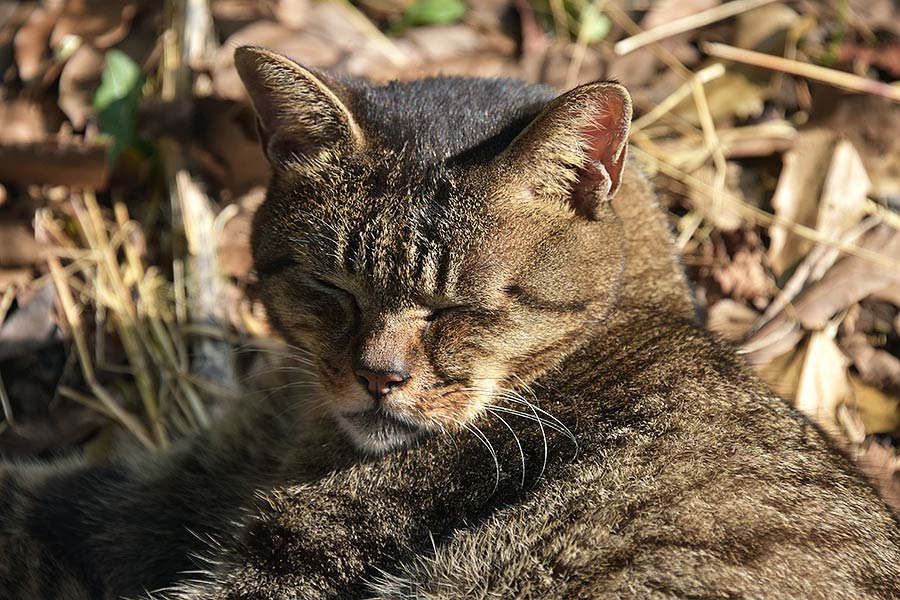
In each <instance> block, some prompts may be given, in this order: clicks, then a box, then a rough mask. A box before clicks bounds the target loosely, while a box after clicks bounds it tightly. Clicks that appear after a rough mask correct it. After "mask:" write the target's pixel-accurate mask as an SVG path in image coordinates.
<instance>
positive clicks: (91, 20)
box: [50, 0, 138, 50]
mask: <svg viewBox="0 0 900 600" xmlns="http://www.w3.org/2000/svg"><path fill="white" fill-rule="evenodd" d="M137 12H138V2H136V1H134V0H66V2H64V3H63V10H62V12H61V13H60V15H59V19H58V20H57V23H56V27H54V28H53V34H52V37H51V39H50V44H51V46H53V47H54V48H56V47H58V46H59V45H60V44H61V43H62V40H63V39H64V38H65V37H66V36H70V35H74V36H78V37H79V38H81V39H82V40H83V41H84V42H85V43H88V44H90V45H92V46H94V47H95V48H99V49H101V50H104V49H106V48H110V47H111V46H113V45H115V44H117V43H119V42H121V41H122V39H124V37H125V36H126V35H127V34H128V31H129V29H130V28H131V21H132V20H133V19H134V17H135V16H136V15H137Z"/></svg>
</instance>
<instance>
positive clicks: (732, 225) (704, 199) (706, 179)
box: [670, 152, 744, 232]
mask: <svg viewBox="0 0 900 600" xmlns="http://www.w3.org/2000/svg"><path fill="white" fill-rule="evenodd" d="M705 154H706V153H705V152H704V155H705ZM670 156H672V157H673V160H674V161H677V160H678V159H677V158H675V156H674V155H672V154H670ZM692 175H693V176H694V177H696V178H697V179H699V180H700V181H702V182H703V183H706V184H707V185H710V186H711V185H713V184H714V182H715V180H716V169H715V167H713V166H712V165H709V164H706V165H703V166H702V167H700V168H699V169H697V170H696V171H694V172H693V173H692ZM740 178H741V167H740V165H738V164H737V163H735V162H730V163H728V171H727V173H726V178H725V192H726V193H727V194H728V195H730V196H733V197H735V198H740V197H741V196H742V194H741V191H740V190H739V189H738V182H739V180H740ZM688 198H689V199H690V201H691V206H693V207H694V208H695V209H696V210H697V211H698V212H699V213H700V214H701V215H703V218H704V219H705V220H706V221H707V222H709V223H711V224H712V225H714V226H715V227H716V229H718V230H720V231H725V232H732V231H737V230H738V229H740V228H741V226H742V225H743V223H744V220H743V218H742V217H741V216H740V215H739V214H738V213H737V212H735V211H734V210H730V209H729V208H728V205H727V204H725V203H720V202H716V201H715V200H714V199H713V198H711V197H710V194H708V193H706V190H704V189H701V188H699V187H697V186H692V187H690V188H689V189H688Z"/></svg>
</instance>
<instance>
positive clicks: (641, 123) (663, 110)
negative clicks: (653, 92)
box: [631, 63, 725, 132]
mask: <svg viewBox="0 0 900 600" xmlns="http://www.w3.org/2000/svg"><path fill="white" fill-rule="evenodd" d="M724 74H725V66H724V65H723V64H722V63H714V64H712V65H710V66H708V67H706V68H704V69H701V70H699V71H697V73H696V74H695V75H694V77H695V78H696V79H697V80H699V81H700V83H701V84H703V85H705V84H707V83H709V82H710V81H712V80H713V79H718V78H719V77H721V76H722V75H724ZM693 81H694V79H691V81H686V82H684V83H683V84H682V85H681V86H679V88H678V89H677V90H675V91H674V92H672V93H671V94H669V96H668V97H667V98H665V99H664V100H663V101H662V102H660V103H659V104H657V105H656V106H654V107H653V109H652V110H650V111H649V112H647V113H644V114H643V115H642V116H641V117H640V118H639V119H635V121H634V122H633V123H632V124H631V131H633V132H637V131H641V130H642V129H646V128H647V127H648V126H650V125H651V124H653V123H655V122H656V121H658V120H659V119H661V118H662V116H663V115H665V114H667V113H669V112H670V111H672V110H673V109H674V108H675V107H676V106H678V105H679V104H681V102H682V100H684V99H685V98H687V97H688V96H690V95H691V93H692V91H693Z"/></svg>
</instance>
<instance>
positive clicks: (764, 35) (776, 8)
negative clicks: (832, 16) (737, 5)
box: [734, 2, 800, 52]
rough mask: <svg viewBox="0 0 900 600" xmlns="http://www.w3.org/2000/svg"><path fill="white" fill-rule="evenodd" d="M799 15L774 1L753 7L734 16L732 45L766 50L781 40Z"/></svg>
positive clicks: (782, 42)
mask: <svg viewBox="0 0 900 600" xmlns="http://www.w3.org/2000/svg"><path fill="white" fill-rule="evenodd" d="M799 18H800V15H798V14H797V12H796V11H795V10H794V9H792V8H790V7H789V6H787V5H785V4H781V3H778V2H775V3H773V4H766V5H765V6H760V7H759V8H754V9H753V10H749V11H747V12H745V13H741V14H739V15H738V16H737V17H735V34H734V45H735V46H737V47H738V48H746V49H748V50H754V49H758V50H763V51H765V50H768V49H769V48H770V47H773V46H776V45H777V42H778V41H780V42H781V44H780V45H781V49H777V48H773V49H777V50H778V51H779V52H781V51H782V49H783V48H784V40H783V37H784V35H783V34H784V32H785V31H786V30H788V29H790V27H791V26H792V25H793V24H794V23H796V22H797V19H799Z"/></svg>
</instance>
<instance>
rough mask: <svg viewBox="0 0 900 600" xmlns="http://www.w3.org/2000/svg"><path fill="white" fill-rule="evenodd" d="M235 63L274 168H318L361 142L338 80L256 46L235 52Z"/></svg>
mask: <svg viewBox="0 0 900 600" xmlns="http://www.w3.org/2000/svg"><path fill="white" fill-rule="evenodd" d="M234 64H235V67H237V72H238V74H239V75H240V77H241V80H242V81H243V82H244V86H245V87H246V88H247V92H248V94H249V95H250V100H251V102H252V103H253V108H254V109H255V110H256V115H257V125H258V128H259V135H260V139H261V141H262V145H263V149H264V150H265V152H266V156H267V157H268V159H269V162H271V163H272V166H273V167H275V168H279V167H287V166H290V165H300V166H302V167H307V168H316V167H321V166H323V165H326V164H329V163H330V162H332V161H334V160H335V159H336V158H338V157H340V156H344V155H346V154H348V153H352V152H354V151H356V150H358V149H359V148H360V147H361V146H362V143H363V136H362V132H361V131H360V128H359V126H358V125H357V124H356V121H355V120H354V119H353V115H352V114H351V113H350V110H349V109H348V108H347V106H346V105H345V104H344V103H343V102H342V101H341V99H340V98H339V97H338V94H339V93H340V85H339V84H338V83H337V82H335V81H331V80H330V79H329V78H328V77H327V76H325V75H322V74H317V73H313V72H312V71H309V70H308V69H305V68H303V67H301V66H300V65H298V64H297V63H295V62H294V61H292V60H290V59H289V58H286V57H284V56H281V55H279V54H275V53H274V52H270V51H268V50H265V49H263V48H258V47H255V46H242V47H240V48H238V49H237V50H235V53H234Z"/></svg>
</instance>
